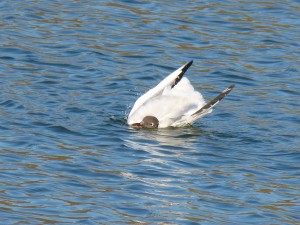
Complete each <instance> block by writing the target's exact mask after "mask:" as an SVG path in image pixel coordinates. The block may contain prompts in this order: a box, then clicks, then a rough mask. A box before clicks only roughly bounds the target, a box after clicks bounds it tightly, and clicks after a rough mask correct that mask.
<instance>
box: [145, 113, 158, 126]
mask: <svg viewBox="0 0 300 225" xmlns="http://www.w3.org/2000/svg"><path fill="white" fill-rule="evenodd" d="M141 125H142V127H143V128H158V125H159V121H158V119H157V118H156V117H154V116H145V117H144V119H143V120H142V122H141Z"/></svg>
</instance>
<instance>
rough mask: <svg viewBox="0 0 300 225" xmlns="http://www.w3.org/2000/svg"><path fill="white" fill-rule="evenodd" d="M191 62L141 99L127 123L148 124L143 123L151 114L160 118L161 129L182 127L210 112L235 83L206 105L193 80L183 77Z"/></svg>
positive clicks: (135, 124)
mask: <svg viewBox="0 0 300 225" xmlns="http://www.w3.org/2000/svg"><path fill="white" fill-rule="evenodd" d="M192 62H193V61H191V62H189V63H186V64H185V65H183V66H182V67H180V68H179V69H177V70H176V71H174V72H173V73H171V74H170V75H169V76H167V77H166V78H165V79H164V80H162V81H161V82H160V83H159V84H158V85H157V86H156V87H154V88H152V89H150V90H149V91H148V92H146V93H145V94H143V95H142V96H141V97H140V98H138V99H137V101H136V102H135V104H134V106H133V108H132V110H131V112H130V113H129V116H128V119H127V122H128V124H129V125H133V126H139V127H147V126H143V124H144V123H143V119H144V118H145V117H147V116H151V117H156V118H157V120H158V121H159V123H158V128H165V127H169V126H173V127H182V126H186V125H190V124H193V123H194V122H195V121H196V120H197V119H199V118H201V117H203V116H205V115H206V114H208V113H210V112H211V111H212V109H211V108H212V107H213V106H214V105H216V104H217V103H218V102H219V101H220V100H221V99H222V98H223V97H225V96H226V95H227V94H228V93H229V92H230V91H231V89H232V88H233V86H234V85H231V86H230V87H229V88H227V89H226V90H225V91H223V92H222V93H221V94H220V95H219V96H218V97H217V98H215V99H214V100H212V101H211V102H210V103H209V104H206V102H205V100H204V98H203V96H202V95H201V94H200V93H199V92H197V91H195V89H194V87H193V86H192V85H191V83H190V81H189V80H188V79H187V78H186V77H183V78H182V76H183V74H184V73H185V72H186V70H187V69H188V68H189V67H190V66H191V65H192ZM150 128H151V127H150Z"/></svg>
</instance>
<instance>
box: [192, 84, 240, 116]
mask: <svg viewBox="0 0 300 225" xmlns="http://www.w3.org/2000/svg"><path fill="white" fill-rule="evenodd" d="M234 86H235V85H234V84H232V85H230V86H229V87H228V88H226V89H225V90H224V91H222V93H221V94H219V95H218V96H217V97H215V98H214V99H213V100H211V101H210V102H209V103H207V104H206V105H205V106H203V107H202V108H201V109H199V110H197V111H196V112H195V113H193V114H192V115H191V116H192V117H194V118H196V119H198V118H200V117H202V116H204V115H205V114H207V113H209V112H210V109H211V108H212V107H214V106H215V105H216V104H218V103H219V102H220V101H221V100H222V99H223V98H224V97H225V96H226V95H228V94H229V92H230V91H231V90H232V89H233V88H234Z"/></svg>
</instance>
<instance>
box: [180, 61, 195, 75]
mask: <svg viewBox="0 0 300 225" xmlns="http://www.w3.org/2000/svg"><path fill="white" fill-rule="evenodd" d="M192 64H193V60H191V61H189V62H188V63H186V64H185V65H184V67H183V68H182V72H183V73H185V72H186V71H187V70H188V69H189V68H190V66H191V65H192Z"/></svg>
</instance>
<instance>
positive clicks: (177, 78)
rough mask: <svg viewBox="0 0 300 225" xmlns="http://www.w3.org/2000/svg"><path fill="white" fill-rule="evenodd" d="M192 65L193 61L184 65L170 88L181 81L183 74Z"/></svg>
mask: <svg viewBox="0 0 300 225" xmlns="http://www.w3.org/2000/svg"><path fill="white" fill-rule="evenodd" d="M192 64H193V60H191V61H189V62H188V63H186V64H185V65H184V66H183V68H182V71H181V73H180V74H179V75H178V76H177V77H176V79H175V81H174V84H173V85H172V88H173V87H174V86H175V85H176V84H178V82H179V81H180V80H181V78H182V77H183V75H184V73H185V72H186V71H187V70H188V69H189V68H190V66H191V65H192Z"/></svg>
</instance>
